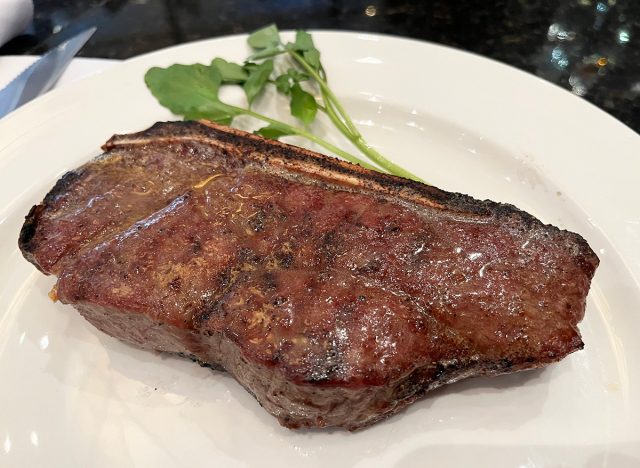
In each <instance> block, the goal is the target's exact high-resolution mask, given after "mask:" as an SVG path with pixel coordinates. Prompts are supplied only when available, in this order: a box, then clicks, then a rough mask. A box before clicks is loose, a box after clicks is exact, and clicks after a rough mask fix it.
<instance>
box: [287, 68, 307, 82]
mask: <svg viewBox="0 0 640 468" xmlns="http://www.w3.org/2000/svg"><path fill="white" fill-rule="evenodd" d="M287 75H289V76H290V77H291V79H292V80H293V81H294V82H296V83H300V82H301V81H306V80H308V79H309V75H307V74H306V73H303V72H301V71H300V70H296V69H295V68H289V69H288V70H287Z"/></svg>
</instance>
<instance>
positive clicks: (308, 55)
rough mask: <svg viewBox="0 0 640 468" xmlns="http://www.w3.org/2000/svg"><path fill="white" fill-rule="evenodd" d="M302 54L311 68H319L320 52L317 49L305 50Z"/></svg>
mask: <svg viewBox="0 0 640 468" xmlns="http://www.w3.org/2000/svg"><path fill="white" fill-rule="evenodd" d="M302 56H303V57H304V59H305V60H306V61H307V63H308V64H309V65H311V67H312V68H313V69H315V70H318V69H320V52H319V51H318V49H311V50H307V51H305V52H304V53H303V54H302Z"/></svg>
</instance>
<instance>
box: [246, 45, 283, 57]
mask: <svg viewBox="0 0 640 468" xmlns="http://www.w3.org/2000/svg"><path fill="white" fill-rule="evenodd" d="M285 52H286V50H284V49H282V47H280V46H279V45H274V46H269V47H267V48H266V49H262V50H260V51H258V52H256V53H255V54H252V55H250V56H249V57H248V58H247V60H262V59H266V58H269V57H275V56H276V55H280V54H284V53H285Z"/></svg>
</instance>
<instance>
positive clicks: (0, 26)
mask: <svg viewBox="0 0 640 468" xmlns="http://www.w3.org/2000/svg"><path fill="white" fill-rule="evenodd" d="M32 18H33V1H32V0H0V46H1V45H2V44H4V43H5V42H7V41H8V40H9V39H13V38H14V37H15V36H17V35H18V34H20V33H21V32H22V31H24V30H25V29H26V27H27V26H29V23H30V22H31V19H32Z"/></svg>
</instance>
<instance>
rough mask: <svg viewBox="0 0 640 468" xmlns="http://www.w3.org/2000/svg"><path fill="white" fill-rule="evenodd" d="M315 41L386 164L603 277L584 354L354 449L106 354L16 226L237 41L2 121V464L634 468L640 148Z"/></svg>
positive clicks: (467, 70)
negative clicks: (486, 202)
mask: <svg viewBox="0 0 640 468" xmlns="http://www.w3.org/2000/svg"><path fill="white" fill-rule="evenodd" d="M315 38H316V42H317V43H318V46H319V48H320V49H321V50H322V51H323V52H324V56H323V59H324V63H325V65H326V67H327V70H328V72H329V76H330V80H331V84H332V85H333V87H334V88H335V90H336V91H337V94H338V95H339V96H340V97H341V98H342V99H343V100H344V103H345V104H346V107H347V108H348V109H349V110H350V112H351V113H352V115H353V116H354V117H355V118H356V119H357V121H358V122H360V124H361V127H362V129H363V131H364V132H365V133H366V136H368V137H369V139H370V141H371V142H373V143H374V144H375V145H376V146H377V147H378V148H380V149H381V150H382V151H383V153H386V154H388V155H390V156H391V157H392V158H393V159H394V160H395V161H397V162H399V163H401V164H403V165H405V166H406V167H407V168H409V169H410V170H412V171H415V172H416V173H417V174H419V175H420V176H422V177H424V178H425V179H427V180H429V181H430V182H432V183H434V184H436V185H438V186H440V187H442V188H445V189H448V190H452V191H460V192H466V193H470V194H473V195H474V196H476V197H479V198H485V197H487V198H492V199H495V200H499V201H508V202H511V203H514V204H516V205H518V206H520V207H522V208H523V209H526V210H528V211H530V212H532V213H534V214H535V215H537V216H538V217H540V218H541V219H543V220H544V221H546V222H550V223H554V224H556V225H559V226H561V227H565V228H568V229H571V230H575V231H577V232H579V233H581V234H582V235H583V236H584V237H586V238H587V240H588V241H589V242H590V244H591V246H592V247H593V248H594V250H595V251H596V252H598V253H599V255H600V258H601V260H602V264H601V266H600V268H599V269H598V272H597V274H596V278H595V281H594V283H593V286H592V290H591V292H590V294H589V299H588V306H587V313H586V318H585V320H584V322H583V323H582V324H581V327H580V328H581V330H582V333H583V337H584V341H585V342H586V348H585V350H584V351H581V352H578V353H575V354H573V355H572V356H570V357H569V358H567V359H565V360H564V361H562V362H561V363H559V364H557V365H553V366H551V367H549V368H547V369H545V370H541V371H533V372H528V373H520V374H516V375H510V376H503V377H498V378H493V379H489V378H479V379H473V380H468V381H466V382H463V383H460V384H456V385H452V386H450V387H449V388H446V389H442V390H439V391H436V392H433V393H432V394H431V395H429V396H428V397H427V398H425V399H424V400H422V401H421V402H419V403H417V404H414V405H413V406H411V407H410V408H409V409H408V410H407V411H404V412H402V413H401V414H399V415H397V416H395V417H393V418H391V419H389V420H387V421H385V422H383V423H381V424H378V425H376V426H374V427H372V428H370V429H367V430H365V431H361V432H358V433H355V434H351V433H347V432H344V431H307V432H292V431H289V430H287V429H284V428H281V427H280V426H279V425H278V424H277V422H276V420H275V419H274V418H272V417H271V416H269V415H268V414H267V413H266V412H265V411H264V410H262V409H261V408H260V407H259V406H258V404H257V403H256V402H255V400H254V399H253V398H252V397H251V396H249V395H248V394H247V392H245V391H244V390H243V389H242V388H240V386H239V385H237V384H236V383H235V382H234V381H233V380H232V379H231V378H230V377H228V376H226V375H224V374H220V373H213V372H210V371H208V370H206V369H202V368H200V367H198V366H197V365H194V364H192V363H191V362H188V361H185V360H181V359H177V358H168V357H161V356H157V355H154V354H153V353H150V352H145V351H141V350H138V349H134V348H132V347H129V346H126V345H124V344H121V343H119V342H118V341H116V340H115V339H112V338H110V337H107V336H105V335H103V334H101V333H99V332H97V331H96V330H94V329H93V328H92V327H91V326H89V325H88V324H87V323H86V322H85V321H84V320H83V319H82V318H81V317H80V316H79V315H78V314H77V313H76V312H74V311H73V309H71V308H70V307H67V306H63V305H60V304H53V303H52V302H51V301H49V299H48V298H47V291H48V290H49V288H50V287H51V285H52V284H53V279H52V278H46V277H44V276H42V275H41V274H39V273H37V272H36V271H35V269H34V268H33V267H32V266H31V265H30V264H28V263H27V262H26V261H25V260H23V259H22V257H21V255H20V252H19V251H18V249H17V247H16V243H17V242H16V241H17V237H18V231H19V228H20V225H21V222H22V219H23V216H24V215H25V214H26V213H27V211H28V209H29V207H30V206H31V205H32V204H34V203H36V202H38V201H39V200H41V198H42V197H43V195H44V194H45V193H46V191H48V190H49V188H50V187H51V186H52V185H53V183H54V182H55V180H56V179H57V178H58V177H59V176H60V175H61V174H62V173H63V172H64V171H65V170H68V169H70V168H73V167H75V166H77V165H79V164H80V163H82V162H84V161H86V160H87V159H89V158H90V157H92V156H94V155H96V154H98V152H99V146H100V144H101V143H102V142H104V141H105V140H106V139H107V138H108V137H109V136H110V135H111V134H113V133H122V132H131V131H135V130H140V129H143V128H145V127H147V126H149V125H151V124H152V123H153V122H155V121H157V120H165V119H171V118H172V116H171V115H170V114H169V113H168V112H167V111H166V110H165V109H163V108H161V107H160V106H159V105H158V104H157V103H156V102H155V100H154V99H153V98H152V97H151V95H150V94H149V93H148V91H147V90H146V88H145V86H144V83H143V80H142V77H143V74H144V72H145V71H146V70H147V69H148V68H149V67H150V66H152V65H169V64H171V63H175V62H182V63H192V62H196V61H199V62H205V63H208V61H209V60H210V59H211V58H212V57H214V56H224V57H226V58H230V59H235V60H241V59H243V58H244V57H245V56H246V54H247V51H246V48H245V44H244V39H243V38H241V37H231V38H223V39H216V40H210V41H204V42H198V43H193V44H187V45H183V46H179V47H174V48H171V49H168V50H163V51H160V52H156V53H153V54H149V55H145V56H142V57H138V58H135V59H133V60H130V61H127V62H124V63H122V64H120V65H116V66H114V67H112V68H111V69H109V70H108V71H106V72H105V73H103V74H101V75H99V76H96V77H93V78H90V79H87V80H84V81H82V82H79V83H77V84H76V85H73V86H70V87H67V88H66V89H61V90H59V91H56V92H53V93H50V94H48V95H46V96H44V97H43V98H41V99H38V100H37V101H35V102H33V103H31V104H29V105H27V106H25V107H24V108H22V109H20V110H18V111H17V112H15V113H14V114H12V115H10V116H9V117H7V118H6V119H4V120H3V121H1V122H0V180H1V183H0V241H1V242H2V246H3V254H4V255H3V256H2V257H1V258H0V382H1V385H0V408H1V409H0V465H2V466H52V465H53V466H64V467H71V466H119V467H126V466H154V467H159V466H185V467H197V466H225V467H231V466H253V465H261V466H265V467H269V466H318V467H320V466H321V467H326V466H332V467H337V466H361V467H372V466H424V465H425V464H427V463H428V464H429V465H430V466H438V467H448V466H492V467H521V466H526V467H545V466H549V467H551V466H553V467H559V466H571V467H574V466H588V467H604V466H610V467H627V466H638V463H640V424H639V423H638V421H639V420H640V401H639V398H638V395H639V394H640V365H639V363H638V357H639V356H640V347H639V344H638V340H637V339H636V335H637V333H638V332H637V330H640V319H639V315H638V314H639V312H640V286H639V281H638V279H639V278H640V249H639V248H638V247H639V246H640V194H639V191H638V190H637V188H636V187H637V184H638V177H639V175H640V154H638V153H639V151H638V150H639V149H640V137H639V136H638V135H637V134H635V133H634V132H632V131H631V130H629V129H628V128H627V127H625V126H623V125H622V124H620V123H619V122H618V121H616V120H614V119H613V118H611V117H609V116H608V115H606V114H605V113H603V112H601V111H599V110H598V109H596V108H595V107H593V106H591V105H590V104H588V103H586V102H585V101H583V100H581V99H579V98H576V97H575V96H572V95H570V94H569V93H567V92H565V91H563V90H561V89H559V88H557V87H555V86H553V85H550V84H548V83H546V82H544V81H541V80H539V79H537V78H534V77H532V76H530V75H527V74H525V73H522V72H519V71H517V70H515V69H512V68H509V67H506V66H503V65H500V64H498V63H495V62H492V61H489V60H486V59H483V58H480V57H477V56H474V55H470V54H467V53H463V52H459V51H455V50H451V49H448V48H444V47H439V46H435V45H431V44H426V43H422V42H416V41H410V40H404V39H398V38H393V37H382V36H374V35H363V34H353V33H329V32H322V33H321V32H319V33H316V34H315ZM274 110H275V111H277V112H281V113H283V114H284V112H285V111H286V109H284V108H276V109H274ZM317 131H320V132H324V131H325V127H324V126H323V125H319V126H318V128H317ZM472 464H473V465H472Z"/></svg>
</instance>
